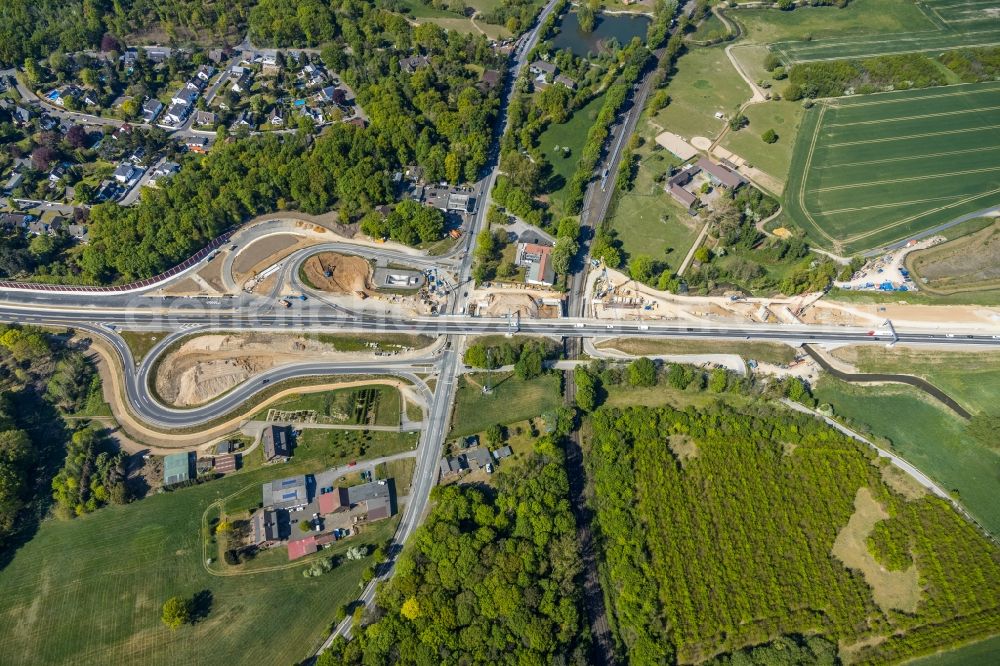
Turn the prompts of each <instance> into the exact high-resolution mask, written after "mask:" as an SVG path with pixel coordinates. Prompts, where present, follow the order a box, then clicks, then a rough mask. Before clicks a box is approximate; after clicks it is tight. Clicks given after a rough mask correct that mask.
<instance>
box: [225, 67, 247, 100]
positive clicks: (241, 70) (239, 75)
mask: <svg viewBox="0 0 1000 666" xmlns="http://www.w3.org/2000/svg"><path fill="white" fill-rule="evenodd" d="M229 77H230V80H231V81H232V82H233V83H232V85H231V86H229V89H230V90H232V91H233V92H234V93H237V94H240V95H242V94H243V93H245V92H247V91H249V90H250V85H251V84H252V83H253V74H252V73H251V72H250V70H249V69H247V68H246V67H233V69H232V72H231V73H230V75H229Z"/></svg>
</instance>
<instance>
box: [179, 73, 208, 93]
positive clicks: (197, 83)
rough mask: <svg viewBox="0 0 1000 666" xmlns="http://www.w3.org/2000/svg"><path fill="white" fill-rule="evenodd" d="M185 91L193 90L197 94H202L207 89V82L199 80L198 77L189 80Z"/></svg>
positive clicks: (185, 85)
mask: <svg viewBox="0 0 1000 666" xmlns="http://www.w3.org/2000/svg"><path fill="white" fill-rule="evenodd" d="M184 89H185V90H193V91H195V92H201V91H202V90H204V89H205V82H204V81H202V80H201V79H199V78H198V77H197V76H195V77H193V78H190V79H188V81H187V83H185V84H184Z"/></svg>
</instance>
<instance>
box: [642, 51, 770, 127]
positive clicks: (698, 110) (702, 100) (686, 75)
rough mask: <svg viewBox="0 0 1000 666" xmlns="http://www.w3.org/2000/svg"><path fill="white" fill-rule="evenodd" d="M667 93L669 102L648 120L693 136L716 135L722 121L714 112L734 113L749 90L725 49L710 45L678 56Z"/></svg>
mask: <svg viewBox="0 0 1000 666" xmlns="http://www.w3.org/2000/svg"><path fill="white" fill-rule="evenodd" d="M667 94H669V95H670V104H668V105H667V106H666V108H664V109H662V110H660V111H659V112H658V113H656V115H654V116H653V117H652V118H650V122H652V123H653V124H654V125H656V126H658V127H660V128H662V129H664V130H668V131H670V132H673V133H674V134H679V135H681V136H682V137H684V138H685V139H688V140H690V139H691V137H695V136H705V137H709V138H713V137H716V136H718V135H719V133H720V132H721V131H722V129H723V128H724V127H725V121H723V120H719V119H718V118H716V117H715V113H716V112H717V111H718V112H722V113H723V114H725V115H726V117H729V116H731V115H733V113H735V111H736V109H738V108H739V106H740V104H742V103H743V102H745V101H746V100H748V99H750V94H751V93H750V88H749V87H748V86H747V84H746V82H745V81H744V80H743V79H742V78H741V77H740V75H739V74H738V73H737V71H736V68H735V67H733V64H732V63H731V62H730V61H729V58H728V57H726V52H725V49H723V48H722V47H721V46H713V47H708V48H701V49H692V50H690V51H688V52H687V53H685V54H684V55H682V56H681V57H680V58H678V60H677V71H676V72H675V73H674V74H673V76H671V78H670V83H669V85H668V86H667Z"/></svg>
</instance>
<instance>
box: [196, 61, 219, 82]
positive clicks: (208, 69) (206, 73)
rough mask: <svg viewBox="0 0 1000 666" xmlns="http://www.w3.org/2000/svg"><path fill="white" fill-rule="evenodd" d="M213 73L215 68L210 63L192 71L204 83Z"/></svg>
mask: <svg viewBox="0 0 1000 666" xmlns="http://www.w3.org/2000/svg"><path fill="white" fill-rule="evenodd" d="M213 74H215V68H214V67H212V66H211V65H202V66H201V67H199V68H198V71H197V72H195V73H194V75H195V77H196V78H198V79H199V80H200V81H203V82H205V83H208V81H209V79H211V78H212V75H213Z"/></svg>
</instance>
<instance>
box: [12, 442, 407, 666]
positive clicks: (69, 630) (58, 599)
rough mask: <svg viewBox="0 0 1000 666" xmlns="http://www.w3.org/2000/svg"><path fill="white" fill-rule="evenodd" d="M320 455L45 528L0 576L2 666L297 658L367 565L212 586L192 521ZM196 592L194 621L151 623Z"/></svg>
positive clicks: (292, 570) (364, 539)
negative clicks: (203, 599) (201, 595)
mask: <svg viewBox="0 0 1000 666" xmlns="http://www.w3.org/2000/svg"><path fill="white" fill-rule="evenodd" d="M384 435H387V433H375V437H376V438H381V437H383V436H384ZM322 453H323V451H322V450H320V449H318V448H317V449H316V450H315V451H308V450H307V449H302V450H297V451H296V457H295V458H293V460H292V461H291V462H289V463H288V464H286V465H282V466H280V468H275V467H270V466H269V467H266V468H261V469H254V470H251V471H247V472H240V473H237V474H233V475H230V476H228V477H226V478H223V479H219V480H216V481H212V482H209V483H206V484H203V485H199V486H195V487H192V488H184V489H181V490H176V491H174V492H169V493H164V494H161V495H154V496H151V497H147V498H146V499H143V500H141V501H138V502H134V503H132V504H128V505H124V506H107V507H104V508H102V509H100V510H99V511H96V512H94V513H92V514H89V515H86V516H83V517H80V518H76V519H73V520H67V521H58V520H47V521H45V522H44V523H42V525H41V527H40V529H39V530H38V532H37V534H35V536H34V537H33V538H32V540H31V541H30V542H28V543H27V544H25V545H24V546H22V547H21V548H20V549H19V550H18V551H17V552H16V553H15V554H14V555H13V556H12V559H11V561H10V562H9V564H7V565H6V566H5V567H4V568H3V569H2V570H0V588H2V589H3V594H2V595H0V622H2V624H3V626H4V627H5V630H4V631H3V632H0V654H3V658H2V661H3V663H4V664H9V665H10V666H20V665H25V666H27V665H34V664H79V665H91V664H93V665H104V664H136V665H138V664H142V665H143V666H155V665H157V664H164V665H166V664H177V663H190V664H195V663H205V659H206V655H209V654H210V655H212V659H211V661H212V663H248V662H253V663H269V664H270V663H282V664H289V663H296V662H298V661H299V660H302V659H305V658H306V657H308V656H309V655H310V654H311V653H312V650H313V649H315V648H316V647H317V646H318V644H319V642H320V641H321V640H322V639H323V638H324V636H325V632H326V630H327V627H328V626H329V625H330V623H331V622H333V620H334V618H335V614H336V609H337V608H338V607H339V606H340V605H341V604H344V603H347V602H349V601H351V600H352V599H354V598H355V597H356V596H357V593H358V584H359V582H360V578H361V572H362V571H363V570H364V569H365V567H367V566H369V565H370V564H371V560H370V559H366V560H360V561H355V562H351V561H346V560H345V561H343V562H342V563H341V564H340V565H339V566H338V567H337V568H335V569H334V571H333V572H331V573H328V574H326V575H324V576H322V577H320V578H304V577H303V576H302V567H303V566H305V565H308V563H309V562H310V561H311V558H305V559H304V560H303V561H301V562H296V563H289V562H287V560H284V559H283V558H277V561H278V562H280V564H281V565H282V568H281V569H278V570H273V571H266V572H256V573H247V574H245V575H227V576H219V575H213V574H211V573H209V571H208V570H207V569H206V567H205V563H204V559H203V557H204V553H203V550H202V547H203V543H202V522H201V521H202V515H203V513H204V512H205V511H206V509H208V507H209V505H211V504H212V503H213V502H215V501H216V500H218V499H219V498H220V497H225V496H228V495H232V494H233V493H237V492H238V491H240V490H241V489H243V488H246V487H248V486H249V487H252V488H255V489H256V492H257V493H258V494H257V495H254V497H255V498H256V500H257V501H259V499H260V497H259V488H260V485H259V484H261V483H263V482H264V481H268V480H271V479H274V478H276V477H278V476H281V475H292V474H297V473H310V472H315V471H318V470H319V469H322V468H323V467H324V466H325V465H324V464H323V460H322V457H321V456H322ZM313 454H315V455H313ZM248 493H249V495H253V491H248ZM385 525H386V527H385V528H381V527H380V528H379V529H375V528H373V530H372V531H371V533H367V534H364V535H362V536H361V537H359V539H358V540H357V541H355V544H357V543H369V544H374V543H376V541H381V540H382V539H384V538H385V537H387V536H388V534H389V533H391V524H390V523H389V522H388V521H387V522H386V523H385ZM386 530H387V531H386ZM345 543H346V542H345ZM202 591H207V592H209V593H210V595H211V604H210V608H209V610H208V613H207V615H206V616H205V617H204V618H203V619H201V620H199V621H198V622H197V623H195V624H193V625H190V626H184V627H181V628H180V629H177V630H176V631H172V630H171V629H169V628H167V627H166V625H164V624H163V623H162V622H161V621H160V607H161V605H162V604H163V602H164V601H165V600H166V599H167V598H168V597H170V596H173V595H185V596H190V595H193V594H195V593H197V592H202Z"/></svg>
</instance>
